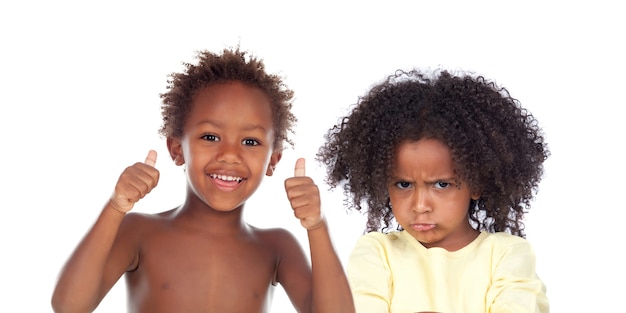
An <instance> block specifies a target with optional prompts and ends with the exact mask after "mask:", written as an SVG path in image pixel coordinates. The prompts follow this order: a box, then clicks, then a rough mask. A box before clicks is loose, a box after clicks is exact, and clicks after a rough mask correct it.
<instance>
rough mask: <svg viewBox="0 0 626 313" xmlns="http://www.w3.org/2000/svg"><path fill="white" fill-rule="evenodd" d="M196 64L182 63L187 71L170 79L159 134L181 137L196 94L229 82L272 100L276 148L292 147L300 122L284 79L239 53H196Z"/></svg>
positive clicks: (163, 99) (163, 98)
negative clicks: (236, 82)
mask: <svg viewBox="0 0 626 313" xmlns="http://www.w3.org/2000/svg"><path fill="white" fill-rule="evenodd" d="M196 58H197V59H198V63H197V64H191V63H183V65H184V66H185V71H184V72H182V73H172V74H170V75H169V77H170V79H169V80H168V86H167V89H168V91H167V92H165V93H163V94H161V99H162V102H163V103H162V105H161V113H162V117H163V124H162V126H161V129H160V130H159V133H160V134H161V135H162V136H164V137H180V136H182V133H183V126H184V124H185V120H186V118H187V114H189V112H190V111H191V103H192V99H193V97H194V96H195V94H196V93H197V92H198V91H200V90H201V89H203V88H205V87H207V86H210V85H215V84H221V83H226V82H229V81H240V82H243V83H246V84H249V85H251V86H256V87H258V88H259V89H261V90H262V91H263V92H264V93H265V94H266V95H267V97H268V98H269V99H270V103H271V106H272V115H273V119H274V131H275V133H276V137H275V140H274V148H282V147H283V142H287V143H289V144H291V145H293V142H292V141H291V140H290V139H289V137H288V133H293V132H294V131H293V126H294V124H295V123H296V121H297V119H296V117H295V116H294V115H293V113H292V112H291V107H292V100H293V91H292V90H290V89H289V88H287V86H286V85H285V84H284V82H283V80H282V78H281V77H279V76H278V75H275V74H268V73H267V72H266V70H265V65H264V63H263V61H262V60H261V59H258V58H256V57H254V56H252V55H250V54H249V53H247V52H244V51H240V50H239V48H237V49H224V51H223V53H222V54H216V53H213V52H210V51H206V50H205V51H199V52H197V55H196Z"/></svg>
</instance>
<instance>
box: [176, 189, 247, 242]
mask: <svg viewBox="0 0 626 313" xmlns="http://www.w3.org/2000/svg"><path fill="white" fill-rule="evenodd" d="M243 207H244V204H242V205H240V206H239V207H237V208H234V209H232V210H230V211H217V210H215V209H213V208H211V207H210V206H208V205H207V204H205V203H204V202H202V201H200V200H199V199H198V198H194V197H187V199H186V200H185V202H184V203H183V204H182V205H181V206H179V207H178V208H177V209H176V210H175V212H174V215H173V218H174V219H175V220H176V221H177V222H178V223H181V224H180V225H181V226H184V227H190V228H193V229H198V230H203V231H209V232H211V233H216V234H224V235H227V234H233V233H241V232H242V231H244V232H247V231H248V230H249V229H248V225H247V224H246V223H245V222H244V221H243V214H242V213H243Z"/></svg>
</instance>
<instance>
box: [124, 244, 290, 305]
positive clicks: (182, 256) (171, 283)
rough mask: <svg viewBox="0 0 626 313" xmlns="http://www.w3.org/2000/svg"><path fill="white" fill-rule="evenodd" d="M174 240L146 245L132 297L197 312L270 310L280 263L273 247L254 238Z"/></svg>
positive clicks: (132, 278) (133, 276)
mask: <svg viewBox="0 0 626 313" xmlns="http://www.w3.org/2000/svg"><path fill="white" fill-rule="evenodd" d="M169 235H170V236H160V235H159V236H156V237H154V238H147V239H145V240H143V242H142V243H141V249H140V254H139V266H138V268H137V270H136V271H134V272H130V273H127V283H128V288H129V292H137V294H140V295H142V298H144V299H143V300H144V301H148V302H151V303H154V301H157V302H158V301H167V302H168V303H170V302H172V303H178V302H184V303H180V304H177V305H181V306H187V305H190V304H193V307H196V308H197V307H210V308H230V309H234V308H235V307H238V306H239V307H240V306H242V305H243V307H240V308H246V309H248V310H249V309H250V308H261V307H264V306H265V302H266V299H267V295H268V289H269V287H270V285H271V283H272V282H273V281H274V278H275V271H276V267H277V263H278V259H279V256H277V255H276V253H275V252H274V251H273V249H272V248H271V247H270V246H268V245H267V244H265V243H264V242H263V241H261V240H258V239H256V238H253V237H251V238H245V239H242V238H228V237H221V238H206V237H199V236H188V235H180V234H169ZM131 298H133V297H132V296H131ZM155 299H158V300H155ZM235 299H237V300H236V301H239V302H241V301H245V302H246V303H234V302H233V301H235ZM135 300H139V299H135ZM140 302H141V301H140ZM162 305H165V304H162ZM224 305H225V306H224ZM231 305H235V307H232V306H231ZM179 308H180V307H179ZM251 311H256V309H255V310H251Z"/></svg>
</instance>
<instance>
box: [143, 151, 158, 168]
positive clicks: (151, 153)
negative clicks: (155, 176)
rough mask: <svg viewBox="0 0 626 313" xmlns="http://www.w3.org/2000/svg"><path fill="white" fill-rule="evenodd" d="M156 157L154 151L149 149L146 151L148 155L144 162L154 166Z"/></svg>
mask: <svg viewBox="0 0 626 313" xmlns="http://www.w3.org/2000/svg"><path fill="white" fill-rule="evenodd" d="M156 159H157V153H156V151H154V150H150V151H149V152H148V156H147V157H146V161H145V162H144V163H146V164H148V165H150V166H152V167H154V165H155V164H156Z"/></svg>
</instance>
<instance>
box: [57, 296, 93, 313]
mask: <svg viewBox="0 0 626 313" xmlns="http://www.w3.org/2000/svg"><path fill="white" fill-rule="evenodd" d="M50 305H51V306H52V312H54V313H66V312H72V313H76V312H93V309H92V310H90V309H88V308H87V306H84V305H80V304H79V303H76V300H75V299H74V298H72V297H70V296H68V295H66V294H63V293H62V292H59V291H55V292H54V294H53V295H52V299H51V301H50Z"/></svg>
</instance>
